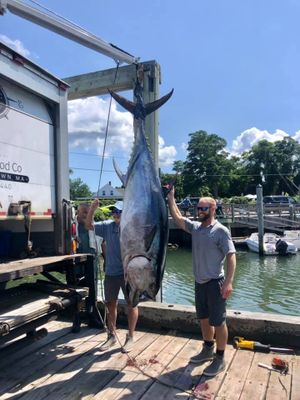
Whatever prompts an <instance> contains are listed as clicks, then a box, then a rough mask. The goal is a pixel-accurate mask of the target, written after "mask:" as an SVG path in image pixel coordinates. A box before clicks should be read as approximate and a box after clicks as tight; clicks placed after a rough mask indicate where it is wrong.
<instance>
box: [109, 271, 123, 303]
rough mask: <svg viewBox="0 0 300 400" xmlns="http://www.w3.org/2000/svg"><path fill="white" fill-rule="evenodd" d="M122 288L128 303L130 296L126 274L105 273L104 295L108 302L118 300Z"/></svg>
mask: <svg viewBox="0 0 300 400" xmlns="http://www.w3.org/2000/svg"><path fill="white" fill-rule="evenodd" d="M120 289H122V292H123V294H124V297H125V300H126V302H127V303H128V296H127V293H126V289H125V280H124V275H117V276H109V275H105V278H104V296H105V301H106V302H110V301H116V300H118V296H119V292H120Z"/></svg>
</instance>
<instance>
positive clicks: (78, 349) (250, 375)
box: [0, 321, 300, 400]
mask: <svg viewBox="0 0 300 400" xmlns="http://www.w3.org/2000/svg"><path fill="white" fill-rule="evenodd" d="M47 329H48V331H49V333H48V335H47V336H46V337H44V338H43V339H41V340H39V341H36V342H34V343H32V344H31V345H27V346H25V345H23V346H22V345H17V346H18V347H17V348H16V347H8V348H7V349H3V350H2V351H1V353H0V354H1V357H0V365H1V369H0V371H1V373H0V398H1V399H22V400H25V399H27V400H42V399H45V400H58V399H59V400H62V399H64V400H65V399H70V400H71V399H72V400H75V399H99V400H100V399H101V400H106V399H107V400H113V399H130V400H137V399H141V400H148V399H149V400H150V399H179V398H180V399H195V398H198V399H210V400H212V399H226V400H234V399H245V400H248V399H252V398H253V399H254V398H255V399H272V400H273V399H290V400H299V398H300V380H299V376H300V355H299V354H298V355H296V354H295V355H288V356H287V355H281V356H282V358H284V359H285V360H287V361H288V362H289V371H288V374H287V375H280V374H279V373H278V372H274V371H269V370H267V369H264V368H261V367H259V366H258V363H263V364H267V365H270V364H271V360H272V358H273V357H274V356H275V355H276V354H275V353H269V354H263V353H257V352H253V351H248V350H236V349H234V348H233V346H232V345H228V346H227V349H226V361H227V368H226V370H225V371H224V372H222V373H221V374H219V375H218V376H217V377H215V378H210V379H208V378H207V377H204V376H203V375H202V371H203V369H204V368H205V366H206V364H204V365H202V366H199V365H193V364H190V363H189V359H190V357H191V356H193V355H195V353H197V352H198V351H199V349H200V347H201V344H202V342H201V341H200V340H199V336H198V335H193V334H186V333H185V334H184V333H181V332H179V331H176V330H164V331H149V330H147V331H145V330H140V329H139V330H138V331H137V332H136V344H135V347H134V350H133V351H132V352H131V353H129V356H128V355H126V354H123V353H122V352H121V351H120V345H119V344H117V345H115V346H114V347H113V348H111V349H110V350H108V351H106V352H99V350H98V348H99V346H100V344H101V343H102V342H103V341H104V340H105V338H106V333H105V332H104V331H101V332H100V331H99V330H96V329H90V328H88V327H87V326H83V327H82V329H81V331H80V332H79V333H77V334H74V333H70V329H71V323H70V322H64V321H51V322H49V323H48V324H47ZM125 334H126V330H125V329H119V330H118V337H119V339H120V341H121V343H123V342H124V339H125Z"/></svg>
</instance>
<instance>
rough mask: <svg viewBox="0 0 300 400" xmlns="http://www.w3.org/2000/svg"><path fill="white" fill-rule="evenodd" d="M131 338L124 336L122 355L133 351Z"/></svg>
mask: <svg viewBox="0 0 300 400" xmlns="http://www.w3.org/2000/svg"><path fill="white" fill-rule="evenodd" d="M133 345H134V341H133V337H131V336H129V335H128V334H127V335H126V339H125V343H124V346H122V353H129V352H130V351H131V350H132V349H133Z"/></svg>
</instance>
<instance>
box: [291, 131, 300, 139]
mask: <svg viewBox="0 0 300 400" xmlns="http://www.w3.org/2000/svg"><path fill="white" fill-rule="evenodd" d="M292 138H293V139H294V140H297V142H300V131H297V132H296V133H295V135H294V136H292Z"/></svg>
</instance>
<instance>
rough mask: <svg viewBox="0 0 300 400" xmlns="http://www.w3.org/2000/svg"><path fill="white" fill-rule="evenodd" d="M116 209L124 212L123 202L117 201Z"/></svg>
mask: <svg viewBox="0 0 300 400" xmlns="http://www.w3.org/2000/svg"><path fill="white" fill-rule="evenodd" d="M114 208H116V209H117V210H119V211H122V210H123V201H117V202H116V203H115V204H114Z"/></svg>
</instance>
